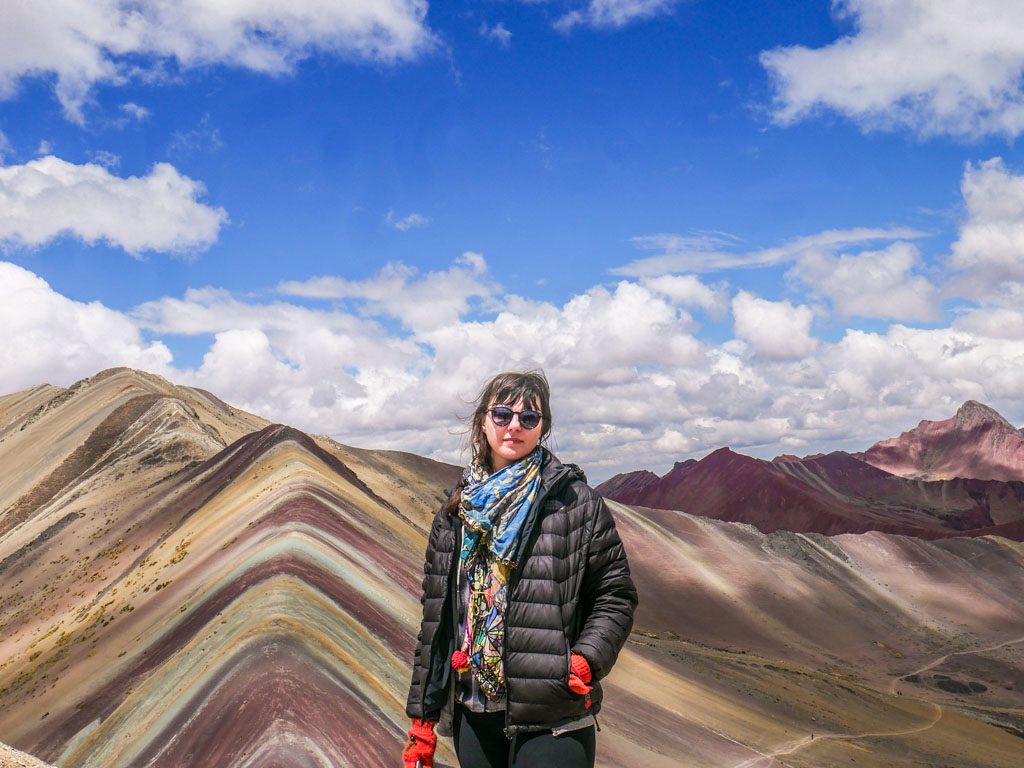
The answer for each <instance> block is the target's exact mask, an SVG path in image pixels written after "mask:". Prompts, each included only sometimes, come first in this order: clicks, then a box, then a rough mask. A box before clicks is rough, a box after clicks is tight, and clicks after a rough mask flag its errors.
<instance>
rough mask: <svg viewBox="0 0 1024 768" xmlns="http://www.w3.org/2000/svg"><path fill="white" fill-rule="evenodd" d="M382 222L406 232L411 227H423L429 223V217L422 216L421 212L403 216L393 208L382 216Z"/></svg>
mask: <svg viewBox="0 0 1024 768" xmlns="http://www.w3.org/2000/svg"><path fill="white" fill-rule="evenodd" d="M384 222H385V223H386V224H387V225H388V226H389V227H393V228H394V229H397V230H398V231H399V232H407V231H409V230H410V229H412V228H413V227H423V226H426V225H427V224H429V223H430V217H429V216H424V215H423V214H422V213H415V212H413V213H410V214H407V215H405V216H399V215H398V214H397V213H395V212H394V211H393V210H392V211H388V212H387V214H386V215H385V216H384Z"/></svg>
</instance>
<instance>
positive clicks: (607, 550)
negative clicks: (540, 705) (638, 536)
mask: <svg viewBox="0 0 1024 768" xmlns="http://www.w3.org/2000/svg"><path fill="white" fill-rule="evenodd" d="M593 503H594V505H595V518H594V526H593V533H592V535H591V537H590V542H589V547H588V551H587V561H586V566H585V570H584V573H583V582H582V584H581V586H580V608H581V610H582V611H583V616H584V622H583V627H582V629H581V630H580V635H579V637H578V638H577V640H576V643H575V644H574V645H573V647H572V650H573V651H574V652H575V653H579V654H582V655H583V657H584V658H585V659H586V660H587V663H588V664H590V671H591V674H592V675H593V679H594V680H600V679H601V678H602V677H604V676H606V675H607V674H608V673H609V672H610V671H611V668H612V665H613V664H615V659H616V658H617V657H618V655H619V651H620V650H621V649H622V646H623V645H625V644H626V639H627V638H628V637H629V632H630V630H631V629H632V628H633V613H634V611H635V610H636V606H637V602H638V597H637V592H636V587H635V586H634V584H633V579H632V577H631V576H630V574H629V563H628V561H627V560H626V550H625V549H624V548H623V546H622V541H621V539H619V532H618V531H617V530H615V520H614V519H613V518H612V513H611V510H609V509H608V505H607V504H605V501H604V499H603V498H601V497H600V496H599V495H597V494H596V493H595V500H594V502H593Z"/></svg>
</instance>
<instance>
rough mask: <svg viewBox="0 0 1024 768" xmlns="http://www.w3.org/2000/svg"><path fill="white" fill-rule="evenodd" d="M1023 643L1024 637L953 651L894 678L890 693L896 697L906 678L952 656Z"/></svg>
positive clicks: (890, 684) (935, 665) (937, 664)
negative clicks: (899, 686) (897, 689)
mask: <svg viewBox="0 0 1024 768" xmlns="http://www.w3.org/2000/svg"><path fill="white" fill-rule="evenodd" d="M1022 642H1024V637H1015V638H1014V639H1012V640H1004V641H1003V642H1001V643H996V644H995V645H990V646H988V647H986V648H974V649H972V650H969V651H953V652H952V653H947V654H946V655H945V656H939V657H938V658H937V659H934V660H933V661H930V662H929V663H927V664H925V665H924V666H923V667H921V668H920V669H915V670H914V671H913V672H904V673H903V674H902V675H897V676H896V677H894V678H893V679H892V682H890V683H889V693H891V694H894V695H895V693H896V685H897V684H898V683H899V682H900V680H902V679H903V678H904V677H907V676H908V675H919V674H921V673H922V672H927V671H928V670H929V669H932V668H933V667H937V666H939V664H942V663H944V662H945V661H946V659H948V658H949V657H950V656H967V655H969V654H973V653H985V652H986V651H994V650H996V649H997V648H1005V647H1006V646H1007V645H1013V644H1014V643H1022ZM914 698H918V697H916V696H915V697H914ZM922 701H923V699H922Z"/></svg>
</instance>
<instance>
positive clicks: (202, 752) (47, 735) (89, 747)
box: [0, 369, 1024, 768]
mask: <svg viewBox="0 0 1024 768" xmlns="http://www.w3.org/2000/svg"><path fill="white" fill-rule="evenodd" d="M730 454H731V455H730ZM566 458H567V459H571V457H566ZM828 458H829V457H823V458H822V459H821V461H822V462H825V464H824V465H822V466H817V467H811V466H804V465H801V466H800V467H799V468H798V469H797V470H794V474H793V475H785V474H783V477H782V478H781V480H780V482H782V481H785V482H792V483H802V484H803V485H807V484H808V483H809V482H817V481H813V480H812V479H811V478H812V476H820V477H821V478H824V477H826V476H827V477H829V478H831V479H830V480H829V482H830V483H839V480H836V479H835V477H836V476H840V477H842V476H846V477H847V479H848V482H850V483H853V482H854V481H855V480H856V482H862V480H861V479H858V476H857V475H856V472H854V468H855V467H857V466H859V465H863V463H862V462H861V463H858V464H850V463H849V462H848V461H847V460H846V459H843V458H842V457H839V459H837V460H836V466H835V467H833V466H831V465H830V464H829V463H828V462H827V461H825V460H826V459H828ZM745 460H746V457H739V455H738V454H733V453H732V452H726V453H722V454H721V455H720V456H718V457H716V461H717V462H721V464H722V465H732V464H735V465H737V466H742V465H743V464H744V462H745ZM750 461H756V460H750ZM0 462H2V466H4V468H5V471H4V472H3V473H0V530H2V533H0V741H2V742H5V743H7V744H10V745H11V746H13V747H15V748H17V749H19V750H23V751H26V752H29V753H31V754H34V755H36V756H38V757H39V758H42V759H44V760H45V761H46V762H48V763H52V764H56V765H59V766H61V768H80V767H81V768H85V767H86V766H88V767H89V768H99V767H103V768H129V767H130V768H136V767H139V768H141V767H142V766H147V767H152V768H164V767H165V766H166V767H168V768H171V767H173V768H179V767H180V766H189V768H270V767H271V766H273V767H274V768H307V767H311V766H323V767H324V768H326V767H327V766H331V767H332V768H342V767H345V766H387V765H394V764H396V762H397V760H398V754H399V751H400V749H401V744H402V742H403V741H404V733H405V730H406V728H407V727H408V724H407V720H406V718H405V715H404V703H405V694H406V691H407V687H408V681H409V670H410V664H411V661H412V658H411V655H412V649H413V647H414V638H415V634H416V631H417V629H418V622H419V615H420V604H419V596H420V582H421V579H422V558H423V550H424V546H425V538H426V535H427V532H428V530H429V526H430V520H431V518H432V515H433V512H434V509H435V508H436V507H437V505H438V504H439V503H440V501H441V499H442V496H443V492H442V489H443V488H444V487H445V486H447V485H450V484H452V483H453V482H454V481H455V479H456V478H457V477H458V474H459V468H457V467H453V466H451V465H447V464H442V463H438V462H434V461H431V460H429V459H425V458H423V457H418V456H414V455H411V454H405V453H399V452H390V451H372V450H366V449H357V448H352V447H348V446H345V445H342V444H340V443H337V442H335V441H334V440H331V439H329V438H326V437H322V436H313V435H308V434H305V433H303V432H301V431H299V430H296V429H294V428H291V427H288V426H285V425H280V424H271V423H268V422H266V421H265V420H263V419H260V418H258V417H256V416H254V415H252V414H247V413H244V412H242V411H239V410H237V409H235V408H233V407H231V406H229V405H227V404H224V403H222V402H221V401H220V400H219V399H217V398H216V397H215V396H214V395H212V394H210V393H205V392H203V391H201V390H196V389H192V388H189V387H180V386H175V385H173V384H171V383H169V382H166V381H164V380H163V379H160V378H159V377H155V376H152V375H150V374H146V373H143V372H140V371H133V370H129V369H115V370H111V371H104V372H101V373H99V374H97V375H96V376H93V377H90V378H89V379H85V380H83V381H81V382H78V383H77V384H75V385H74V386H72V387H69V388H67V389H61V388H57V387H48V386H45V385H42V386H40V387H34V388H32V389H30V390H25V391H23V392H19V393H15V394H13V395H9V396H6V397H3V398H0ZM702 463H703V462H693V463H690V464H683V465H679V466H678V467H677V468H676V470H674V471H675V472H676V475H677V477H686V476H688V475H690V474H693V473H696V475H695V476H696V477H700V476H701V474H702V473H703V472H704V471H705V470H706V469H708V467H704V468H702V467H701V466H700V465H701V464H702ZM762 463H763V464H768V465H770V462H762ZM863 466H864V467H866V469H859V470H857V471H860V472H863V473H865V475H866V476H868V477H871V476H885V473H881V472H880V471H879V470H877V469H875V468H873V467H870V466H867V465H863ZM769 469H770V466H769ZM758 471H762V472H763V471H764V468H763V467H760V466H759V467H758ZM815 472H817V473H819V475H815ZM843 473H846V474H845V475H844V474H843ZM670 474H672V473H670ZM771 477H774V476H771ZM640 485H642V481H641V483H640ZM765 487H766V488H768V487H772V486H770V485H766V486H765ZM611 507H612V509H613V512H614V514H615V516H616V520H617V522H618V527H619V531H620V533H621V535H622V538H623V541H624V544H625V546H626V548H627V551H628V553H629V556H630V565H631V570H632V572H633V574H634V577H635V579H636V582H637V585H638V588H639V592H640V606H639V609H638V613H637V617H636V625H635V628H634V632H633V634H632V636H631V639H630V641H629V642H628V643H627V645H626V647H625V648H624V649H623V652H622V654H621V655H620V657H619V662H618V665H617V666H616V668H615V670H613V672H612V674H611V675H610V676H609V677H608V678H607V680H606V683H607V694H606V707H605V709H603V710H602V712H601V714H600V722H601V734H600V736H599V737H598V765H599V766H602V767H604V768H612V767H613V766H622V767H625V766H638V765H643V766H653V768H662V767H663V766H666V767H667V766H679V765H684V766H703V767H704V768H726V766H730V767H731V766H739V765H746V766H747V767H748V768H753V766H755V765H759V766H766V767H767V766H770V765H781V764H782V761H783V760H784V761H785V765H789V766H805V767H807V768H810V767H811V766H821V765H853V764H872V765H907V766H909V765H956V766H962V767H965V768H981V766H986V767H987V768H1004V767H1005V768H1010V767H1011V766H1016V765H1018V764H1019V756H1020V745H1021V743H1022V742H1021V737H1022V736H1024V695H1022V693H1021V692H1022V691H1024V661H1022V659H1021V657H1020V646H1021V643H1022V642H1024V550H1022V548H1021V546H1020V545H1019V544H1016V543H1015V542H1012V541H1009V540H1007V539H1005V538H1000V537H996V536H983V537H976V538H959V537H957V538H948V539H942V540H936V541H927V540H923V539H919V538H910V537H906V536H899V535H890V534H886V533H880V532H877V531H874V532H870V533H864V534H859V535H851V534H844V535H839V536H834V537H827V536H822V535H818V534H799V533H789V532H784V531H779V532H776V533H770V534H765V533H761V532H760V531H758V530H757V529H755V528H753V527H752V526H749V525H743V524H737V523H729V522H722V521H718V520H712V519H707V518H704V517H698V516H694V515H689V514H686V513H683V512H678V511H671V510H658V509H647V508H643V507H628V506H622V505H620V504H617V503H615V502H611ZM996 517H997V516H996ZM1017 524H1018V523H1015V522H1012V521H1011V522H1007V523H1005V525H1008V526H1012V525H1017ZM812 733H813V734H814V735H815V736H816V738H814V739H812V738H811V734H812ZM0 754H2V752H0ZM438 755H439V766H442V765H446V766H450V765H452V764H453V762H454V756H453V754H452V752H451V742H450V740H449V739H447V738H442V739H441V740H440V748H439V753H438ZM17 759H21V758H20V757H19V758H17Z"/></svg>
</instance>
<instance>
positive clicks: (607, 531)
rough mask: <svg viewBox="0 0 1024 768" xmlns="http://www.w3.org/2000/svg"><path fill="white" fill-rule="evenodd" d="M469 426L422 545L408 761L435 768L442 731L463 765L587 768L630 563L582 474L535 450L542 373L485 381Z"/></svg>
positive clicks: (546, 418) (626, 624)
mask: <svg viewBox="0 0 1024 768" xmlns="http://www.w3.org/2000/svg"><path fill="white" fill-rule="evenodd" d="M470 430H471V431H470V441H471V445H472V449H473V460H472V461H471V463H470V465H469V467H467V468H466V470H465V472H464V473H463V476H462V479H461V480H460V481H459V484H458V485H457V486H456V488H455V489H454V491H453V492H452V493H451V494H450V496H449V499H448V502H447V503H446V504H445V505H444V506H443V507H442V508H441V509H440V510H439V511H438V513H437V515H436V516H435V517H434V522H433V525H432V526H431V529H430V536H429V539H428V542H427V555H426V565H425V566H424V573H425V576H424V579H423V597H422V603H423V623H422V626H421V628H420V634H419V637H418V639H417V643H416V657H415V661H414V664H413V674H412V685H411V686H410V689H409V700H408V704H407V706H406V713H407V714H408V715H409V717H411V718H412V721H413V724H412V728H411V730H410V731H409V739H408V742H407V743H406V747H405V750H404V751H403V753H402V756H403V759H404V761H405V765H406V766H407V768H414V767H415V766H416V765H417V761H419V763H420V764H421V765H422V766H424V768H431V766H433V754H434V747H435V745H436V742H437V737H436V736H435V733H434V726H435V725H436V724H437V723H438V721H443V722H442V727H441V728H439V729H438V730H440V731H442V732H444V733H447V732H448V731H447V730H446V729H447V727H448V726H449V722H448V721H449V720H451V723H450V727H451V729H452V730H451V733H452V735H453V738H454V742H455V752H456V755H457V756H458V758H459V765H460V766H461V768H508V766H514V767H515V768H525V767H526V766H552V765H556V766H558V767H559V768H589V767H590V766H593V765H594V748H595V726H596V725H597V718H596V715H597V713H598V712H599V711H600V709H601V684H600V682H599V681H600V680H601V679H602V678H603V677H605V676H606V675H607V674H608V672H609V671H610V670H611V668H612V665H613V664H614V663H615V659H616V657H617V656H618V653H619V650H620V649H621V648H622V645H623V644H624V643H625V642H626V638H627V637H628V636H629V631H630V628H631V627H632V625H633V611H634V610H635V608H636V604H637V594H636V588H635V587H634V586H633V581H632V579H631V578H630V574H629V565H628V563H627V562H626V553H625V551H624V550H623V548H622V542H621V541H620V540H619V535H618V533H617V532H616V530H615V522H614V520H613V519H612V516H611V513H610V512H609V511H608V507H607V506H606V505H605V503H604V500H603V499H602V498H601V497H600V496H599V495H598V494H597V493H596V492H595V491H594V490H593V489H592V488H590V486H588V485H587V484H586V480H585V478H584V475H583V472H582V471H581V470H580V469H579V467H577V466H575V465H573V464H562V463H561V462H560V461H559V460H558V459H557V458H555V456H554V455H552V454H551V452H550V451H548V450H547V449H546V448H544V447H543V446H542V445H541V443H542V442H543V441H544V440H545V438H546V437H547V436H548V435H549V434H550V432H551V406H550V392H549V388H548V382H547V379H545V378H544V374H543V373H540V372H528V373H501V374H498V375H497V376H495V377H494V378H493V379H491V380H490V381H489V382H488V383H487V385H486V386H485V387H484V388H483V390H482V392H481V394H480V397H479V398H478V400H477V403H476V409H475V411H474V412H473V416H472V418H471V425H470Z"/></svg>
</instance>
